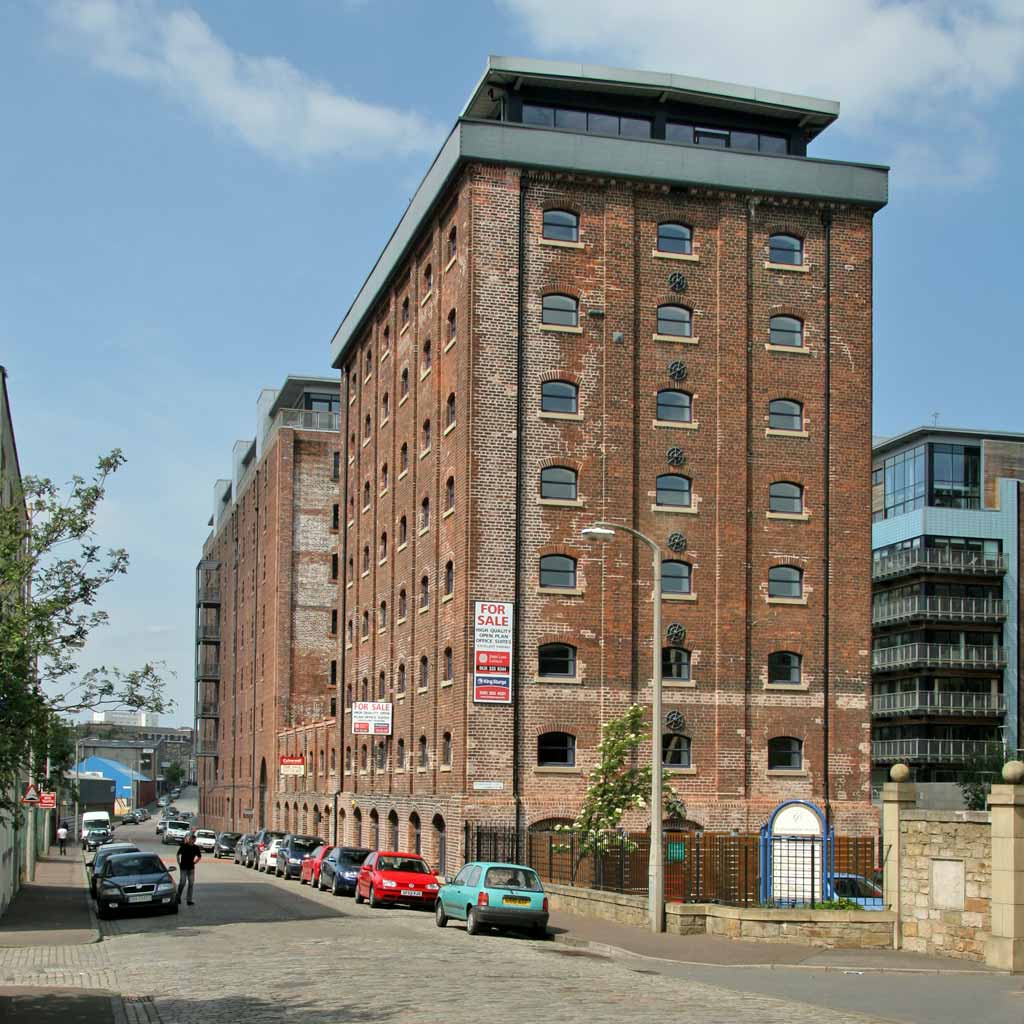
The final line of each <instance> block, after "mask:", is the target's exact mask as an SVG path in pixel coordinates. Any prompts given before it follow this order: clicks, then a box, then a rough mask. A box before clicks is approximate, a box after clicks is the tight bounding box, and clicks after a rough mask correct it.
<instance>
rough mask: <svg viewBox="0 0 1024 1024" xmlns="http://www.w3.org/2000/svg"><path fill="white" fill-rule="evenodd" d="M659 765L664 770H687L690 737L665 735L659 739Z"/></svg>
mask: <svg viewBox="0 0 1024 1024" xmlns="http://www.w3.org/2000/svg"><path fill="white" fill-rule="evenodd" d="M661 763H662V765H664V767H666V768H689V767H691V764H690V737H689V736H680V735H679V734H678V733H665V734H664V735H662V737H661Z"/></svg>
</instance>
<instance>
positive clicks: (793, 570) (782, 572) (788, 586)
mask: <svg viewBox="0 0 1024 1024" xmlns="http://www.w3.org/2000/svg"><path fill="white" fill-rule="evenodd" d="M768 596H769V597H785V598H801V597H803V596H804V574H803V570H802V569H798V568H797V567H796V566H795V565H774V566H772V567H771V569H769V570H768Z"/></svg>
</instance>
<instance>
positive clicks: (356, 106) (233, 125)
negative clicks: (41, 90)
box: [48, 0, 441, 162]
mask: <svg viewBox="0 0 1024 1024" xmlns="http://www.w3.org/2000/svg"><path fill="white" fill-rule="evenodd" d="M48 10H49V11H50V17H51V22H52V24H53V28H54V32H55V34H56V38H57V41H58V42H59V43H61V44H63V45H65V46H69V47H72V48H74V49H75V50H77V51H79V52H81V53H83V54H84V55H86V56H87V57H88V60H89V61H90V63H91V64H92V65H93V66H94V67H95V68H97V69H99V70H102V71H105V72H107V73H109V74H112V75H117V76H119V77H121V78H127V79H131V80H133V81H137V82H144V83H147V84H151V85H154V86H156V87H158V88H159V89H161V90H163V91H164V92H165V93H166V94H168V95H169V96H171V97H173V98H174V99H176V100H178V101H179V102H182V103H184V104H186V105H187V106H189V107H190V108H192V109H193V110H194V111H195V112H196V113H198V114H200V115H202V116H203V117H205V118H206V119H207V120H209V121H211V122H212V123H214V124H216V125H219V126H221V127H224V128H227V129H230V130H231V131H232V132H234V133H235V134H237V135H238V136H239V137H241V138H242V139H243V140H244V141H245V142H247V143H248V144H249V145H250V146H252V147H253V148H254V149H257V150H259V151H260V152H262V153H265V154H267V155H269V156H272V157H275V158H276V159H279V160H284V161H296V162H305V161H309V160H311V159H315V158H317V157H325V156H335V157H350V158H361V159H366V158H377V157H381V156H392V155H396V154H397V155H404V154H407V153H413V152H421V151H424V150H431V149H433V148H434V147H435V146H436V145H437V144H438V143H439V142H440V138H441V132H440V129H439V128H438V127H437V126H435V125H433V124H431V123H429V122H428V121H427V120H425V119H424V118H422V117H420V116H419V115H418V114H415V113H412V112H406V111H401V110H395V109H393V108H391V107H386V106H379V105H375V104H371V103H364V102H362V101H360V100H357V99H353V98H352V97H350V96H343V95H340V94H339V93H337V92H335V91H334V90H333V89H332V88H331V86H330V85H328V84H327V83H325V82H320V81H315V80H314V79H312V78H309V77H308V76H307V75H304V74H303V73H302V72H301V71H299V70H298V69H297V68H295V67H294V66H293V65H292V64H290V63H289V62H288V61H287V60H284V59H282V58H280V57H251V56H247V55H245V54H240V53H236V52H235V51H233V50H231V49H230V48H229V47H228V46H227V45H226V44H225V43H224V42H223V41H222V40H220V39H218V38H217V36H216V35H214V33H213V32H212V31H211V30H210V27H209V26H208V25H207V24H206V22H205V21H203V19H202V18H201V17H200V16H199V15H198V14H197V13H196V12H195V11H193V10H190V9H186V8H178V9H174V10H170V9H165V8H162V7H160V6H158V5H157V4H156V3H155V2H153V0H60V2H57V3H54V4H52V5H51V6H50V7H49V8H48Z"/></svg>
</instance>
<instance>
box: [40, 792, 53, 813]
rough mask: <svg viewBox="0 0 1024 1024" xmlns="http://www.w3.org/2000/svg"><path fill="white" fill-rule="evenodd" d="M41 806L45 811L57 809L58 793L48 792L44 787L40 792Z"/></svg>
mask: <svg viewBox="0 0 1024 1024" xmlns="http://www.w3.org/2000/svg"><path fill="white" fill-rule="evenodd" d="M39 807H40V809H41V810H44V811H55V810H56V809H57V794H56V793H48V792H47V791H46V790H45V789H44V790H43V791H42V792H40V794H39Z"/></svg>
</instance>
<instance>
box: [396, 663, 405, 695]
mask: <svg viewBox="0 0 1024 1024" xmlns="http://www.w3.org/2000/svg"><path fill="white" fill-rule="evenodd" d="M397 690H398V692H399V693H405V662H404V661H402V662H399V664H398V685H397Z"/></svg>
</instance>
